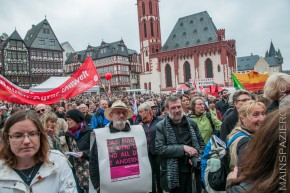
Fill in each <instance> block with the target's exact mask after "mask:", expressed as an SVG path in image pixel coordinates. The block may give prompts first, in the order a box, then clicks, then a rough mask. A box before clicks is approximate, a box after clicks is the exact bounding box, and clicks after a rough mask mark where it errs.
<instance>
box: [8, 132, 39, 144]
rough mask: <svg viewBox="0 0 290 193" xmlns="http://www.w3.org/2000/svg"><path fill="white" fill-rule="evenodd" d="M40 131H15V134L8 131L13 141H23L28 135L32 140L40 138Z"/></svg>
mask: <svg viewBox="0 0 290 193" xmlns="http://www.w3.org/2000/svg"><path fill="white" fill-rule="evenodd" d="M40 134H41V133H40V132H31V133H27V134H23V133H15V134H12V135H11V134H10V133H8V135H9V137H10V139H11V140H12V141H17V142H20V141H23V140H24V139H25V137H28V139H30V140H34V139H36V138H38V137H39V136H40Z"/></svg>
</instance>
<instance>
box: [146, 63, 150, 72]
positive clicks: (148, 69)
mask: <svg viewBox="0 0 290 193" xmlns="http://www.w3.org/2000/svg"><path fill="white" fill-rule="evenodd" d="M146 71H150V68H149V63H148V62H146Z"/></svg>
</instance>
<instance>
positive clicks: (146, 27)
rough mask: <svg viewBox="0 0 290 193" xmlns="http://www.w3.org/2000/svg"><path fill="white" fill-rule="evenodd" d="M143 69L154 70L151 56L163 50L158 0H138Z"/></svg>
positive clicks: (145, 70)
mask: <svg viewBox="0 0 290 193" xmlns="http://www.w3.org/2000/svg"><path fill="white" fill-rule="evenodd" d="M137 9H138V24H139V37H140V54H141V59H142V68H143V69H142V71H143V72H145V73H151V72H152V65H151V64H150V60H149V56H150V55H152V54H154V53H158V52H160V51H161V32H160V16H159V3H158V0H137Z"/></svg>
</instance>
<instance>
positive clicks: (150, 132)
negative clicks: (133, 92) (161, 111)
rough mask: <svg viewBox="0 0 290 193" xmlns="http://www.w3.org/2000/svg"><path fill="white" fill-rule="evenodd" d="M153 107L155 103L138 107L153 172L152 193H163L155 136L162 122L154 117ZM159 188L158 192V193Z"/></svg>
mask: <svg viewBox="0 0 290 193" xmlns="http://www.w3.org/2000/svg"><path fill="white" fill-rule="evenodd" d="M151 105H153V106H154V103H153V101H147V102H145V103H142V104H141V105H140V106H139V107H138V112H139V115H140V116H141V118H142V123H140V124H141V125H142V126H143V129H144V131H145V135H146V138H147V147H148V156H149V160H150V164H151V170H152V193H156V192H158V193H162V192H163V190H162V189H161V186H160V172H159V169H160V158H159V156H158V155H157V153H156V151H155V136H156V127H155V126H156V124H157V123H158V122H159V121H160V120H162V118H159V117H157V116H155V115H154V113H153V110H152V107H151ZM156 188H157V191H156Z"/></svg>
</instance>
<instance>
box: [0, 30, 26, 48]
mask: <svg viewBox="0 0 290 193" xmlns="http://www.w3.org/2000/svg"><path fill="white" fill-rule="evenodd" d="M10 40H16V41H23V39H22V38H21V36H20V35H19V33H18V32H17V30H16V29H15V30H14V31H13V32H12V34H11V35H10V36H9V37H8V38H7V39H6V40H4V42H3V48H5V47H6V45H7V44H8V42H9V41H10Z"/></svg>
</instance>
